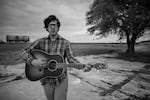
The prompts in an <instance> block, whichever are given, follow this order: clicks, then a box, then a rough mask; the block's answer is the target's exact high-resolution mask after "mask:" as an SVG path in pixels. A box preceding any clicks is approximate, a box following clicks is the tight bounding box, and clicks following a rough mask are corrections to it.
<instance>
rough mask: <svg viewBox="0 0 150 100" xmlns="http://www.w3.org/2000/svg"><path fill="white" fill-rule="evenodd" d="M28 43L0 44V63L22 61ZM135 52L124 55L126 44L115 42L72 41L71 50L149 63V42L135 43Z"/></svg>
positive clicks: (80, 54)
mask: <svg viewBox="0 0 150 100" xmlns="http://www.w3.org/2000/svg"><path fill="white" fill-rule="evenodd" d="M27 45H28V44H23V43H20V44H19V43H18V44H7V43H5V44H0V65H10V64H18V63H22V62H23V61H22V60H21V59H20V57H19V52H20V50H21V49H23V48H24V47H26V46H27ZM136 47H137V52H136V54H135V56H133V57H128V56H126V55H124V52H125V50H126V44H117V43H116V44H115V43H106V44H105V43H73V44H72V50H73V52H74V56H86V55H99V54H111V53H118V54H119V56H118V57H115V58H117V59H124V60H130V61H139V62H146V63H150V62H149V61H150V50H149V47H150V42H147V43H144V44H142V43H141V44H139V43H138V44H137V45H136Z"/></svg>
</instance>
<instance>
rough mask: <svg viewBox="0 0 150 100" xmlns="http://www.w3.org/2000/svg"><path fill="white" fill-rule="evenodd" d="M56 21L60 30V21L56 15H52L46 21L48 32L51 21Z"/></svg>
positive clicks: (45, 25) (45, 26)
mask: <svg viewBox="0 0 150 100" xmlns="http://www.w3.org/2000/svg"><path fill="white" fill-rule="evenodd" d="M54 20H56V21H57V25H58V28H59V27H60V25H61V23H60V21H59V19H58V18H57V17H56V16H55V15H50V16H48V17H47V18H45V19H44V28H46V30H47V28H48V25H49V23H50V22H51V21H54Z"/></svg>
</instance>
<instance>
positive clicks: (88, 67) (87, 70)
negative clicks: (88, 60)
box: [83, 65, 92, 72]
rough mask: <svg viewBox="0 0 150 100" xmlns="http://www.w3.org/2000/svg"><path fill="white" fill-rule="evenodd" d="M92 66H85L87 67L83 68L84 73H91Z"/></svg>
mask: <svg viewBox="0 0 150 100" xmlns="http://www.w3.org/2000/svg"><path fill="white" fill-rule="evenodd" d="M91 69H92V68H91V66H90V65H85V67H84V68H83V71H84V72H89V71H91Z"/></svg>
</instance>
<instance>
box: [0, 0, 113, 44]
mask: <svg viewBox="0 0 150 100" xmlns="http://www.w3.org/2000/svg"><path fill="white" fill-rule="evenodd" d="M92 2H93V0H0V13H1V14H0V40H3V41H6V35H28V36H30V41H31V42H32V41H35V40H36V39H38V38H41V37H45V36H47V35H48V32H47V31H46V30H45V28H44V24H43V20H44V19H45V18H46V17H48V16H49V15H52V14H53V15H56V16H57V17H58V19H59V20H60V22H61V27H60V30H59V34H60V35H61V36H62V37H64V38H66V39H67V40H69V41H70V42H75V43H76V42H82V43H101V42H103V43H104V42H116V36H109V37H108V38H102V39H96V37H95V36H91V35H88V34H87V28H88V26H86V15H85V14H86V12H87V11H88V10H89V6H90V4H91V3H92Z"/></svg>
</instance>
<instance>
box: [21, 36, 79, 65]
mask: <svg viewBox="0 0 150 100" xmlns="http://www.w3.org/2000/svg"><path fill="white" fill-rule="evenodd" d="M32 49H40V50H43V51H45V52H47V53H48V54H50V55H61V56H62V57H64V59H65V58H67V61H68V62H69V63H79V61H78V60H77V59H75V57H74V56H73V53H72V50H71V44H70V42H69V41H67V40H66V39H64V38H63V37H61V36H60V35H58V37H57V38H56V39H55V40H54V41H52V40H51V38H50V37H49V36H48V37H44V38H40V39H38V40H36V41H34V42H33V43H32V44H31V45H29V46H27V47H26V48H25V49H23V50H22V51H21V54H20V56H21V58H22V59H23V60H24V61H25V62H26V63H29V64H31V62H32V60H33V59H34V58H33V57H32V55H31V54H30V51H31V50H32Z"/></svg>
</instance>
